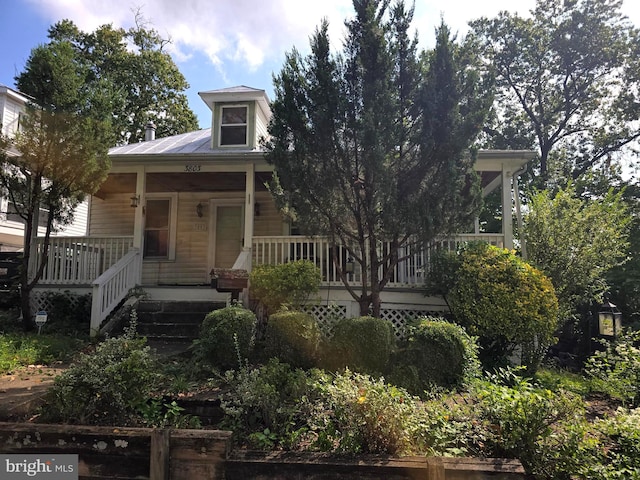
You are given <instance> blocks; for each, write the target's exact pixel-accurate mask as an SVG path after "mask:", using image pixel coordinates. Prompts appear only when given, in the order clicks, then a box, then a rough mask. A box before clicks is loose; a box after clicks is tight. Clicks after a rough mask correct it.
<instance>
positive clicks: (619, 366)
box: [585, 331, 640, 407]
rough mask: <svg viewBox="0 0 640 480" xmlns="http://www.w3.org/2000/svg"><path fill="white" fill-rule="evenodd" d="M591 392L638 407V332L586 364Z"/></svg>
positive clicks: (639, 334) (639, 358) (626, 334)
mask: <svg viewBox="0 0 640 480" xmlns="http://www.w3.org/2000/svg"><path fill="white" fill-rule="evenodd" d="M585 373H586V374H587V376H588V377H589V378H590V380H591V388H592V390H594V391H597V392H602V393H606V394H607V395H609V396H611V397H612V398H615V399H618V400H621V401H623V402H625V403H626V404H627V405H629V406H632V407H638V406H640V331H637V332H628V333H625V334H624V335H622V336H621V337H620V338H618V339H616V340H615V341H613V342H612V343H608V344H607V347H606V349H605V350H603V351H599V352H596V353H594V354H593V355H592V356H591V357H590V358H589V359H588V360H587V363H586V364H585Z"/></svg>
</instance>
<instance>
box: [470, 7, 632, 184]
mask: <svg viewBox="0 0 640 480" xmlns="http://www.w3.org/2000/svg"><path fill="white" fill-rule="evenodd" d="M621 4H622V1H621V0H570V1H567V0H538V1H537V3H536V7H535V9H534V10H533V11H532V16H531V17H530V18H524V17H521V16H519V15H517V14H511V13H508V12H502V13H500V14H499V15H498V16H497V17H496V18H493V19H488V18H482V19H479V20H477V21H474V22H472V23H471V26H472V30H473V33H474V35H475V37H476V38H477V39H478V40H479V41H480V43H481V44H482V45H483V51H484V54H485V58H486V60H487V63H488V64H491V65H492V66H493V67H494V68H495V71H496V80H497V86H498V90H497V92H498V95H497V96H496V107H495V108H496V112H497V115H496V126H494V127H493V128H488V129H487V133H489V135H490V137H491V143H496V144H498V145H500V144H504V143H509V139H516V138H520V139H522V138H526V137H527V134H528V133H533V134H534V137H535V142H534V143H533V144H531V145H530V147H531V148H537V149H538V151H539V153H540V159H539V162H540V163H539V169H538V170H537V173H538V174H539V176H540V178H539V180H540V181H539V185H540V186H542V188H545V187H547V186H550V185H551V183H550V182H552V183H553V182H555V183H558V181H560V185H564V183H566V180H567V179H572V178H573V179H577V178H578V177H580V176H581V175H582V174H584V173H585V172H587V171H589V169H591V168H593V167H594V166H598V165H601V164H602V163H603V162H609V161H611V160H612V157H615V155H616V152H619V151H621V150H622V149H624V148H625V146H628V145H630V144H631V143H632V142H634V140H636V139H637V138H638V137H639V136H640V129H639V128H638V122H637V119H638V117H639V116H640V98H639V96H638V93H639V90H638V78H639V77H638V72H640V68H639V65H640V64H639V62H638V58H639V57H638V30H637V29H635V28H634V27H633V26H632V25H631V24H630V22H629V21H628V19H626V18H625V17H624V16H623V14H622V13H621V10H620V7H621ZM514 127H517V129H516V131H514ZM555 177H560V178H559V179H558V178H555Z"/></svg>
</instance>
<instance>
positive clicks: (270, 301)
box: [249, 260, 322, 313]
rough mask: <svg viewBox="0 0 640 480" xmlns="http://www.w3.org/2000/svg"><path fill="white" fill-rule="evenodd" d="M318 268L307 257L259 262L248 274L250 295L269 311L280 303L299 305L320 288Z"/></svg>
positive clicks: (295, 306)
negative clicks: (261, 263) (284, 260)
mask: <svg viewBox="0 0 640 480" xmlns="http://www.w3.org/2000/svg"><path fill="white" fill-rule="evenodd" d="M321 281H322V275H321V273H320V269H319V268H318V267H317V266H316V265H315V264H314V263H313V262H310V261H309V260H297V261H295V262H289V263H283V264H279V265H258V266H256V267H254V269H253V270H252V271H251V275H250V276H249V285H250V292H251V295H252V296H253V297H254V298H256V299H257V300H259V301H260V302H261V303H262V304H263V305H264V306H265V307H267V311H268V312H270V313H273V312H276V311H278V309H279V308H280V307H281V306H283V305H292V306H293V307H294V308H299V307H300V306H302V305H304V304H305V303H306V302H307V301H308V300H309V298H311V296H312V295H314V294H317V293H318V290H319V289H320V282H321Z"/></svg>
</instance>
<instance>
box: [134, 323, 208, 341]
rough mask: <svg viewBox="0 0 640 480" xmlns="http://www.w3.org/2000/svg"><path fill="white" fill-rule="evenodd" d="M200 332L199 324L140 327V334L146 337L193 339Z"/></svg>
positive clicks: (143, 325) (148, 325)
mask: <svg viewBox="0 0 640 480" xmlns="http://www.w3.org/2000/svg"><path fill="white" fill-rule="evenodd" d="M199 332H200V324H199V323H156V324H155V325H151V324H148V323H147V324H140V325H138V333H139V334H140V335H143V336H145V337H149V336H154V337H158V336H159V337H167V336H169V337H193V338H196V337H197V336H198V333H199Z"/></svg>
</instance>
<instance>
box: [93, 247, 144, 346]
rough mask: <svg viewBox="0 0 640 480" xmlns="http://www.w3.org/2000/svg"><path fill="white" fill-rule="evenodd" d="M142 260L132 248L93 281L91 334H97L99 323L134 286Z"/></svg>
mask: <svg viewBox="0 0 640 480" xmlns="http://www.w3.org/2000/svg"><path fill="white" fill-rule="evenodd" d="M141 268H142V260H141V255H140V252H139V250H138V249H137V248H136V249H132V250H131V251H130V252H129V253H127V254H126V255H125V256H124V257H122V258H121V259H120V260H119V261H118V262H116V264H115V265H112V266H111V267H110V268H109V269H108V270H107V271H106V272H104V273H103V274H102V275H100V276H99V277H98V278H97V279H96V280H95V281H94V282H93V291H92V294H91V331H90V334H91V336H92V337H93V336H95V335H97V334H98V332H99V330H100V324H101V323H102V321H103V320H104V319H105V318H107V316H108V315H109V314H110V313H111V312H112V311H113V309H114V308H115V307H116V306H117V305H118V304H119V303H120V302H121V301H122V300H123V299H124V297H125V296H126V295H127V292H128V291H129V290H130V289H132V288H133V287H135V286H136V284H137V283H138V280H139V278H140V269H141Z"/></svg>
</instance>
